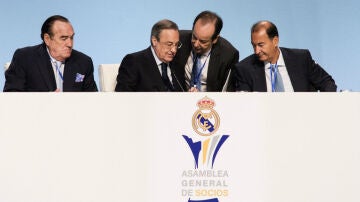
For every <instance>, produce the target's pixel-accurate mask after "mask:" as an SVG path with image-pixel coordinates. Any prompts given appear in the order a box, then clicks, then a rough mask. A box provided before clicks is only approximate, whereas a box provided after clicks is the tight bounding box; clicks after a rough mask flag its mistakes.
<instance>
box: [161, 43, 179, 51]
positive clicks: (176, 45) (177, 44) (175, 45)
mask: <svg viewBox="0 0 360 202" xmlns="http://www.w3.org/2000/svg"><path fill="white" fill-rule="evenodd" d="M159 43H160V44H162V45H164V46H165V47H167V49H169V50H171V49H172V48H173V47H175V48H176V49H180V48H181V46H182V43H181V42H180V41H179V42H177V43H173V42H160V41H159Z"/></svg>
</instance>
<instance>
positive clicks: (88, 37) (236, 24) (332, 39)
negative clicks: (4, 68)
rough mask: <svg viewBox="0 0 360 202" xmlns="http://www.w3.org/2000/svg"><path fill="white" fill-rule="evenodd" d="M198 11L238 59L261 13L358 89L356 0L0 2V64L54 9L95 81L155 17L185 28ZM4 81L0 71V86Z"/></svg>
mask: <svg viewBox="0 0 360 202" xmlns="http://www.w3.org/2000/svg"><path fill="white" fill-rule="evenodd" d="M203 10H212V11H215V12H217V13H218V14H219V15H220V16H221V17H222V18H223V20H224V27H223V30H222V32H221V35H222V36H223V37H225V38H227V39H228V40H229V41H230V42H231V43H232V44H233V45H234V46H235V47H236V48H237V49H238V50H239V51H240V60H241V59H243V58H245V57H246V56H248V55H250V54H251V53H252V52H253V50H252V46H251V44H250V27H251V25H252V24H253V23H254V22H256V21H258V20H263V19H266V20H270V21H273V22H274V23H275V24H276V25H277V27H278V29H279V34H280V46H285V47H290V48H307V49H309V50H310V51H311V53H312V56H313V58H314V59H315V60H316V61H317V62H318V63H319V64H320V65H322V66H323V67H324V69H325V70H326V71H327V72H328V73H330V74H331V75H332V76H333V77H334V79H335V81H336V83H337V85H338V89H339V90H340V89H350V90H352V91H359V90H360V79H358V77H359V75H360V74H359V73H360V68H358V67H357V65H358V63H359V62H358V61H357V59H358V57H359V56H360V55H359V52H360V46H359V42H358V41H357V38H358V33H360V23H359V19H360V3H359V1H357V0H344V1H338V0H336V1H335V0H311V1H310V0H293V1H287V0H273V1H265V0H258V1H250V0H182V1H174V0H153V1H149V0H121V1H119V0H104V1H95V0H94V1H89V0H75V1H74V0H61V1H59V0H52V1H45V0H32V1H25V0H1V12H0V25H1V35H0V36H1V37H0V64H1V65H3V64H5V63H6V62H10V61H11V58H12V55H13V53H14V51H15V50H16V49H17V48H20V47H24V46H30V45H35V44H39V43H41V39H40V28H41V25H42V23H43V22H44V20H45V19H46V18H47V17H49V16H51V15H54V14H60V15H64V16H65V17H67V18H69V20H70V21H71V22H72V24H73V27H74V29H75V33H76V34H75V46H74V48H75V49H77V50H79V51H81V52H83V53H85V54H87V55H89V56H91V57H92V59H93V62H94V65H95V72H94V73H95V78H96V81H97V83H98V71H97V68H98V65H99V64H103V63H120V62H121V60H122V58H123V57H124V56H125V54H127V53H131V52H134V51H138V50H142V49H144V48H146V47H148V46H149V39H150V29H151V27H152V25H153V24H154V23H155V22H157V21H158V20H160V19H163V18H167V19H170V20H173V21H174V22H176V23H177V24H178V25H179V27H180V29H191V27H192V22H193V19H194V17H195V16H196V15H197V14H198V13H199V12H201V11H203ZM4 82H5V79H4V74H3V73H2V74H1V76H0V88H1V90H2V88H3V86H4Z"/></svg>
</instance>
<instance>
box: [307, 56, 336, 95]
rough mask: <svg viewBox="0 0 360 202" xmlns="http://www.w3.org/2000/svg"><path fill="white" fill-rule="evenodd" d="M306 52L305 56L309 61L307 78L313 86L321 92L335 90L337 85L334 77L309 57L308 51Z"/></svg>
mask: <svg viewBox="0 0 360 202" xmlns="http://www.w3.org/2000/svg"><path fill="white" fill-rule="evenodd" d="M306 53H307V58H308V60H309V61H308V62H309V64H310V65H309V73H310V75H309V78H310V82H311V84H312V85H313V86H314V87H315V89H316V90H319V91H322V92H336V89H337V86H336V84H335V81H334V79H333V78H332V77H331V76H330V75H329V74H328V73H327V72H326V71H325V70H324V69H323V68H322V67H321V66H320V65H319V64H317V63H316V62H315V61H314V60H313V59H312V57H311V54H310V52H309V51H307V52H306Z"/></svg>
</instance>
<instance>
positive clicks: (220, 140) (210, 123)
mask: <svg viewBox="0 0 360 202" xmlns="http://www.w3.org/2000/svg"><path fill="white" fill-rule="evenodd" d="M197 106H198V107H199V109H198V110H196V112H195V113H194V115H193V117H192V126H193V129H194V131H195V132H196V133H197V134H198V135H200V136H202V137H203V138H206V139H204V140H200V141H193V139H192V138H190V137H188V136H186V135H183V137H184V139H185V141H186V142H187V143H188V145H189V147H190V149H191V152H192V154H193V156H194V160H195V168H196V169H197V168H199V164H200V163H201V162H202V164H201V165H202V167H204V168H211V169H212V168H213V167H214V163H215V159H216V156H217V154H218V152H219V150H220V148H221V146H222V145H223V144H224V142H225V141H226V139H227V138H228V137H229V135H214V134H215V132H216V131H217V130H218V129H219V126H220V117H219V115H218V113H217V112H216V111H215V110H214V106H215V102H214V101H213V100H212V99H210V98H208V97H204V98H203V99H201V100H199V101H198V103H197ZM212 135H214V136H213V137H211V136H212Z"/></svg>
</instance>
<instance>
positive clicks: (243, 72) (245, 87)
mask: <svg viewBox="0 0 360 202" xmlns="http://www.w3.org/2000/svg"><path fill="white" fill-rule="evenodd" d="M244 63H245V62H244V61H241V62H239V63H237V64H235V67H234V80H235V81H234V83H235V91H246V92H251V91H253V90H252V88H251V84H250V81H248V78H251V75H250V73H249V71H247V69H248V68H247V65H246V64H244Z"/></svg>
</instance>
